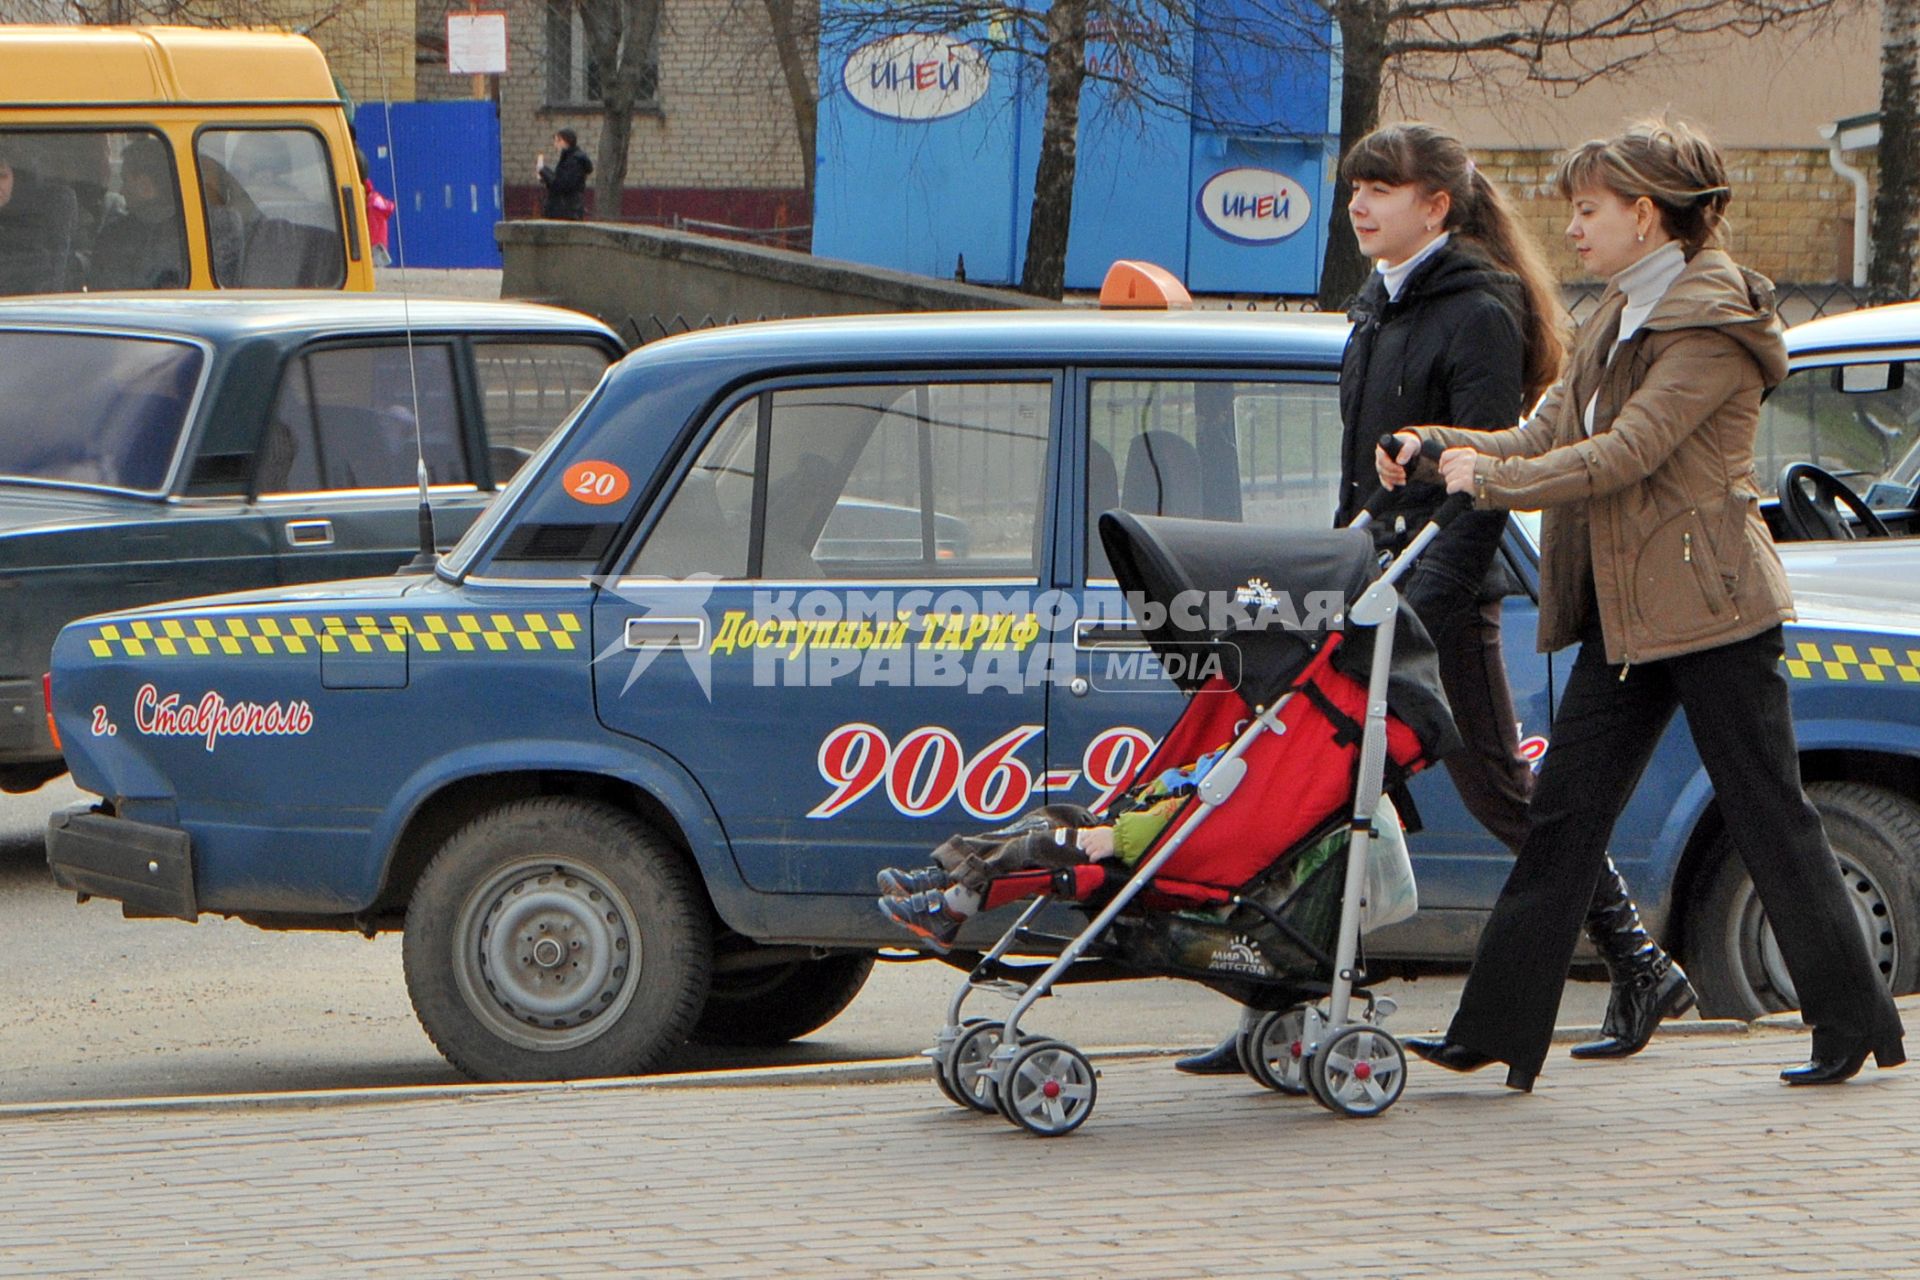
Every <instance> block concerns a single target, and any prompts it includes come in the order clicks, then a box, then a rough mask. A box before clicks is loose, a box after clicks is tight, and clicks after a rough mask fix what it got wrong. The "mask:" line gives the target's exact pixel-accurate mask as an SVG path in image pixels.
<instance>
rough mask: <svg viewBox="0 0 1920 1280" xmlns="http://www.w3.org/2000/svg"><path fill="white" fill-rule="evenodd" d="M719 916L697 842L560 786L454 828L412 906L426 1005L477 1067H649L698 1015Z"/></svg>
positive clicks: (546, 1076) (434, 1031)
mask: <svg viewBox="0 0 1920 1280" xmlns="http://www.w3.org/2000/svg"><path fill="white" fill-rule="evenodd" d="M709 920H710V915H709V912H708V908H707V905H706V902H705V901H704V899H703V897H702V895H701V890H700V885H699V881H698V879H697V877H696V876H695V874H694V872H693V871H692V869H691V868H690V867H689V866H688V865H687V863H686V861H685V859H684V858H683V857H682V855H681V854H680V853H679V852H678V851H677V850H675V849H674V848H673V847H672V846H671V845H669V844H668V843H667V842H666V841H665V840H663V839H661V837H660V835H659V833H657V832H656V831H654V830H653V829H652V828H651V827H649V826H647V825H646V824H645V823H644V822H641V821H640V820H639V819H638V818H636V817H634V816H633V815H632V814H629V813H626V812H624V811H622V810H620V809H617V808H614V807H613V806H611V805H607V804H603V803H600V802H598V801H592V800H583V799H578V798H575V797H566V796H556V797H547V798H544V799H538V800H528V801H522V802H519V803H515V804H510V805H505V806H502V807H501V808H499V809H495V810H493V811H492V812H490V813H487V814H483V815H482V816H481V817H479V818H476V819H475V820H474V821H473V822H471V823H469V824H468V825H467V826H466V827H465V828H463V829H462V830H460V831H459V832H457V833H456V834H455V835H454V836H453V837H452V838H451V839H449V840H448V841H447V843H446V845H445V846H444V847H442V849H441V850H440V852H439V853H438V854H437V855H436V856H435V857H434V859H433V861H432V862H431V863H430V864H429V865H428V867H427V870H426V872H425V873H424V874H423V875H422V876H421V878H420V883H419V885H418V886H416V888H415V889H414V894H413V899H412V901H411V902H410V903H409V904H408V907H407V923H406V936H405V938H404V940H403V945H402V955H403V958H404V961H405V966H406V977H407V991H408V994H409V995H410V996H411V997H412V999H413V1007H414V1011H415V1013H416V1014H417V1015H418V1016H419V1018H420V1023H421V1025H422V1026H423V1027H424V1028H425V1029H426V1032H427V1034H428V1036H430V1037H431V1038H432V1040H433V1042H434V1044H435V1046H436V1047H438V1048H439V1050H440V1052H441V1053H443V1054H445V1055H446V1058H447V1060H448V1061H449V1062H451V1063H453V1065H454V1066H456V1067H458V1068H460V1070H462V1071H464V1072H466V1073H467V1074H468V1075H470V1076H472V1077H474V1078H475V1079H477V1080H570V1079H583V1078H588V1077H594V1076H611V1075H630V1074H635V1073H638V1072H643V1071H649V1070H652V1069H654V1068H655V1067H657V1066H659V1065H660V1063H661V1062H662V1061H663V1060H664V1059H665V1058H666V1057H667V1055H669V1054H671V1053H672V1052H673V1051H674V1050H675V1049H677V1048H678V1047H679V1046H680V1045H681V1044H682V1043H684V1042H685V1040H686V1038H687V1033H688V1032H689V1031H691V1030H692V1029H693V1026H694V1024H695V1023H696V1022H697V1021H698V1019H699V1017H700V1013H701V1010H702V1008H703V1007H704V1005H705V1003H706V999H707V990H708V984H709V981H710V974H711V968H712V963H713V956H712V937H711V927H710V923H709Z"/></svg>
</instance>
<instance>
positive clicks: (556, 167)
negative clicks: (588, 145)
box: [533, 129, 593, 222]
mask: <svg viewBox="0 0 1920 1280" xmlns="http://www.w3.org/2000/svg"><path fill="white" fill-rule="evenodd" d="M553 147H554V150H555V151H556V152H557V153H558V154H557V155H556V156H555V157H554V162H553V165H552V167H551V168H549V167H548V165H547V157H546V153H545V152H542V153H541V154H539V155H538V156H535V157H534V161H533V164H534V172H535V173H536V174H538V175H539V178H540V185H542V186H544V187H545V188H546V189H547V198H546V202H545V204H543V205H542V206H541V209H540V216H541V217H543V218H565V219H567V220H569V221H572V222H579V221H581V220H583V219H585V217H586V216H587V178H588V177H589V176H591V175H592V173H593V161H591V160H589V159H587V155H586V152H584V151H582V150H580V138H579V135H577V134H576V133H574V131H573V130H571V129H558V130H555V131H554V135H553Z"/></svg>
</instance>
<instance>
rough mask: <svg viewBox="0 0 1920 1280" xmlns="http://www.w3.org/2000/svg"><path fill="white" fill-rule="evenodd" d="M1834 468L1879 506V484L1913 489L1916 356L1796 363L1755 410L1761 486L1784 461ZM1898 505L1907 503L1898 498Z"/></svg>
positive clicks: (1919, 461)
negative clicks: (1905, 359) (1757, 412)
mask: <svg viewBox="0 0 1920 1280" xmlns="http://www.w3.org/2000/svg"><path fill="white" fill-rule="evenodd" d="M1801 461H1808V462H1813V463H1815V464H1817V465H1818V466H1820V467H1821V468H1822V469H1823V470H1826V471H1830V472H1832V473H1833V474H1834V475H1835V476H1838V477H1839V478H1840V479H1842V480H1844V481H1846V483H1847V484H1849V485H1851V486H1852V487H1853V489H1854V491H1855V492H1856V493H1859V494H1861V495H1862V496H1871V499H1872V500H1874V501H1875V502H1876V505H1877V504H1878V503H1879V502H1880V501H1882V500H1883V495H1884V500H1889V501H1890V500H1895V499H1896V496H1897V495H1896V494H1894V493H1892V492H1888V491H1887V490H1883V491H1882V493H1876V494H1871V495H1869V491H1870V490H1872V489H1873V488H1874V487H1875V486H1876V485H1882V486H1887V487H1888V489H1901V490H1911V489H1912V488H1913V484H1914V479H1915V476H1916V473H1920V362H1912V361H1909V362H1900V361H1889V360H1887V359H1886V358H1885V357H1884V356H1880V357H1877V358H1876V356H1875V354H1874V353H1871V352H1869V353H1864V355H1857V356H1849V357H1846V358H1845V359H1841V360H1834V359H1832V358H1827V360H1826V362H1824V363H1821V364H1814V365H1807V366H1802V367H1800V368H1797V369H1795V370H1794V371H1793V372H1792V373H1790V374H1788V375H1787V379H1786V381H1785V382H1782V383H1781V384H1780V385H1779V386H1778V387H1776V388H1775V389H1774V392H1773V394H1772V395H1771V396H1769V397H1768V398H1767V400H1766V403H1765V404H1764V405H1763V406H1762V407H1761V410H1760V430H1759V434H1758V436H1757V438H1756V439H1755V441H1754V464H1755V466H1756V467H1757V469H1758V470H1759V472H1760V476H1761V480H1762V482H1763V483H1765V484H1771V483H1773V481H1774V479H1775V478H1776V477H1778V476H1779V475H1780V472H1781V469H1782V468H1783V467H1785V466H1787V465H1788V464H1789V463H1794V462H1801ZM1901 505H1904V503H1902V504H1901Z"/></svg>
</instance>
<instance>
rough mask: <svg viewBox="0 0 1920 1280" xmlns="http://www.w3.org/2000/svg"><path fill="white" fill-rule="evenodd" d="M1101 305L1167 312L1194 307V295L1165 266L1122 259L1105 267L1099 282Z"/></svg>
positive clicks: (1110, 307)
mask: <svg viewBox="0 0 1920 1280" xmlns="http://www.w3.org/2000/svg"><path fill="white" fill-rule="evenodd" d="M1100 306H1101V307H1102V308H1103V309H1106V310H1120V309H1124V308H1128V307H1133V308H1139V309H1145V310H1154V311H1170V310H1173V309H1175V308H1186V307H1191V306H1193V295H1192V294H1190V293H1188V292H1187V287H1186V286H1185V285H1183V284H1181V283H1180V281H1179V278H1178V277H1176V276H1175V275H1174V274H1173V272H1171V271H1169V270H1167V269H1166V268H1165V267H1157V266H1155V265H1154V264H1153V263H1151V262H1135V261H1132V260H1130V259H1127V258H1121V259H1120V260H1118V261H1117V262H1115V263H1114V264H1113V265H1112V266H1111V267H1108V268H1107V278H1106V279H1105V280H1104V281H1102V282H1101V284H1100Z"/></svg>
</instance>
